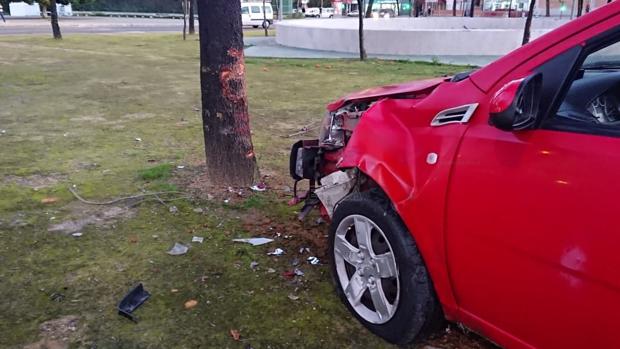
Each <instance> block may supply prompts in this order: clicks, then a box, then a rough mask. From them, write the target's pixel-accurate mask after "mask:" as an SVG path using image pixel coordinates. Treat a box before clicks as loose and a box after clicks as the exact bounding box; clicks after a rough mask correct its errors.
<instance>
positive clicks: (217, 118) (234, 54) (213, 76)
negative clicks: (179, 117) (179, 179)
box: [198, 0, 258, 187]
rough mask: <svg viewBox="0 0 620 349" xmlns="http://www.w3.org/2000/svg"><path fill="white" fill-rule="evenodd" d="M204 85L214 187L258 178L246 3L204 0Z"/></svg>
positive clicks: (200, 12) (201, 4)
mask: <svg viewBox="0 0 620 349" xmlns="http://www.w3.org/2000/svg"><path fill="white" fill-rule="evenodd" d="M198 18H200V26H199V32H200V85H201V91H202V123H203V130H204V139H205V154H206V164H207V169H206V171H207V174H208V176H209V180H210V181H211V183H212V184H214V185H225V186H226V185H234V186H246V187H247V186H248V185H251V184H253V183H254V180H258V167H257V165H256V156H255V154H254V147H253V145H252V136H251V134H250V119H249V114H248V98H247V91H246V83H245V63H244V57H243V31H242V27H241V5H240V2H239V1H231V0H198Z"/></svg>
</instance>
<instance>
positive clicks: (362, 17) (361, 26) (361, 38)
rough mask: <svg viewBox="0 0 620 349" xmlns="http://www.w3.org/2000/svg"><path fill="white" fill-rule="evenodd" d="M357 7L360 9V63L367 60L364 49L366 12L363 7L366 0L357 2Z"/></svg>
mask: <svg viewBox="0 0 620 349" xmlns="http://www.w3.org/2000/svg"><path fill="white" fill-rule="evenodd" d="M357 6H358V7H359V11H357V12H358V16H357V17H358V19H359V43H360V61H363V60H366V58H367V56H366V49H365V48H364V12H363V11H362V7H363V6H364V0H357Z"/></svg>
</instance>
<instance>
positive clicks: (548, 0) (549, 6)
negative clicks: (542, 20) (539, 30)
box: [545, 0, 551, 17]
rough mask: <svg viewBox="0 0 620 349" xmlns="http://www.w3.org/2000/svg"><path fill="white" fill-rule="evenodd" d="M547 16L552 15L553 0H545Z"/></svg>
mask: <svg viewBox="0 0 620 349" xmlns="http://www.w3.org/2000/svg"><path fill="white" fill-rule="evenodd" d="M545 17H551V0H545Z"/></svg>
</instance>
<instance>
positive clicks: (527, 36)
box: [523, 0, 536, 45]
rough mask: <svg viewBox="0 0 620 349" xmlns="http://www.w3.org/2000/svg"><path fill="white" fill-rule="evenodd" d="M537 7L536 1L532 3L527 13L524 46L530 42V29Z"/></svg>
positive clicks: (533, 0)
mask: <svg viewBox="0 0 620 349" xmlns="http://www.w3.org/2000/svg"><path fill="white" fill-rule="evenodd" d="M535 7H536V0H532V1H531V2H530V10H529V11H528V12H527V19H526V20H525V28H524V29H523V45H525V44H527V43H528V42H530V28H531V27H532V15H533V14H534V8H535Z"/></svg>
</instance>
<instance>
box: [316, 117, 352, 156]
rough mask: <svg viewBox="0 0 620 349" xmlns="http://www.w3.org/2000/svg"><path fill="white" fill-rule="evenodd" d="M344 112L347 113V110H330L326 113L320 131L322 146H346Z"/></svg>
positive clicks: (332, 147) (333, 147)
mask: <svg viewBox="0 0 620 349" xmlns="http://www.w3.org/2000/svg"><path fill="white" fill-rule="evenodd" d="M344 114H346V112H333V113H331V112H328V113H327V114H326V115H325V118H324V119H323V122H322V123H321V130H320V133H319V142H320V145H321V146H323V147H326V148H331V149H335V148H342V147H344V145H345V130H344Z"/></svg>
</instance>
